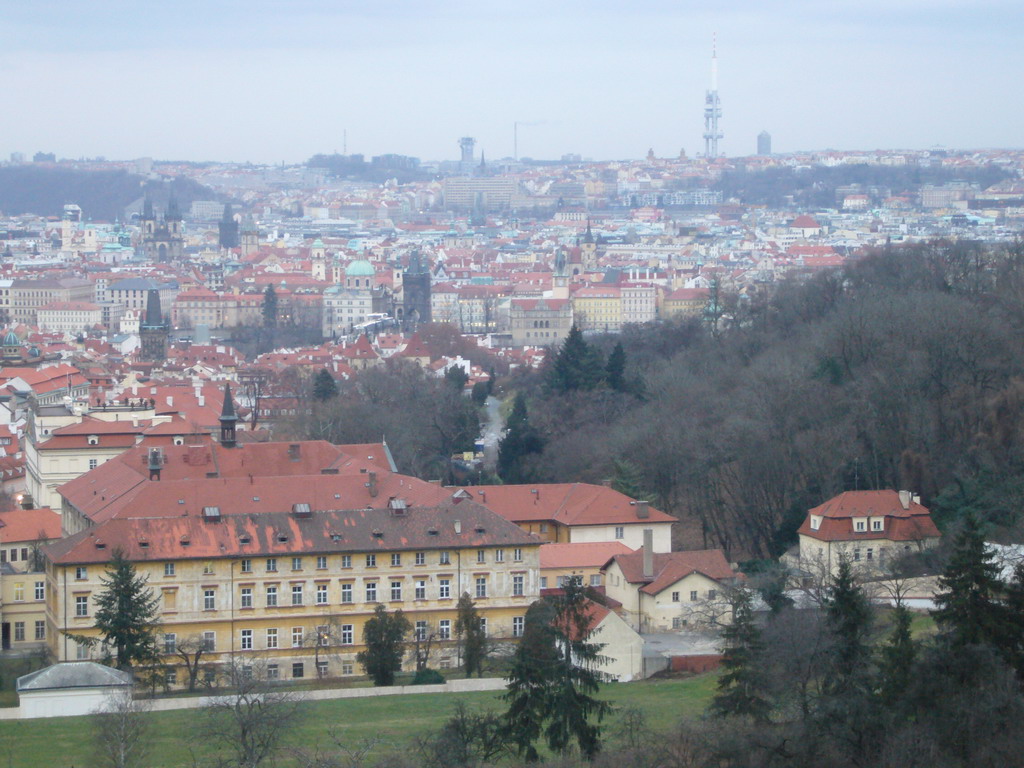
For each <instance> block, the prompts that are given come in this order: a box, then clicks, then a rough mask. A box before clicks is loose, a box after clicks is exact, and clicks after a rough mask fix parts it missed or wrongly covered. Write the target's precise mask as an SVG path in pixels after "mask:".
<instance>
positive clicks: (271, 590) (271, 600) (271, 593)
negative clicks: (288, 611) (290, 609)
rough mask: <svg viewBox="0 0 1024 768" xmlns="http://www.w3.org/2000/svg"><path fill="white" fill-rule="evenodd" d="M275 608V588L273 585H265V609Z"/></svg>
mask: <svg viewBox="0 0 1024 768" xmlns="http://www.w3.org/2000/svg"><path fill="white" fill-rule="evenodd" d="M276 607H277V586H275V585H273V584H268V585H267V608H276Z"/></svg>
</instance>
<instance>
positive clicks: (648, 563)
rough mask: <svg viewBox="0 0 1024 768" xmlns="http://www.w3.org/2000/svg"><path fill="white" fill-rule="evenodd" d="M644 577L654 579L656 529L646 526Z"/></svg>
mask: <svg viewBox="0 0 1024 768" xmlns="http://www.w3.org/2000/svg"><path fill="white" fill-rule="evenodd" d="M644 579H646V580H647V581H653V579H654V530H653V529H652V528H644Z"/></svg>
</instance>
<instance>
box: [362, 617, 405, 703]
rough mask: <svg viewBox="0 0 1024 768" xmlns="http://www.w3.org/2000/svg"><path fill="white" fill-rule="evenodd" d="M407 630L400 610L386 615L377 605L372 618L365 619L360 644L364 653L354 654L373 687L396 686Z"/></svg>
mask: <svg viewBox="0 0 1024 768" xmlns="http://www.w3.org/2000/svg"><path fill="white" fill-rule="evenodd" d="M410 628H411V625H410V624H409V620H408V619H407V618H405V614H404V613H402V609H401V608H399V609H398V610H397V611H395V612H394V613H388V612H387V609H386V608H385V607H384V606H383V605H380V604H378V605H377V607H376V608H375V609H374V611H373V616H372V617H370V618H369V619H367V620H366V624H364V625H363V644H364V645H365V646H366V650H363V651H360V652H359V653H358V654H356V661H358V662H359V663H360V664H361V665H362V667H363V669H364V670H366V674H368V675H369V676H370V677H371V678H373V684H374V685H377V686H384V685H394V684H395V673H396V672H398V671H399V670H400V669H401V668H402V655H403V654H404V653H405V636H406V635H407V634H409V630H410Z"/></svg>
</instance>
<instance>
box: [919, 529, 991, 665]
mask: <svg viewBox="0 0 1024 768" xmlns="http://www.w3.org/2000/svg"><path fill="white" fill-rule="evenodd" d="M939 588H940V589H941V590H942V591H941V592H939V594H937V595H936V596H935V605H936V606H937V608H936V609H935V610H934V611H932V616H933V617H934V618H935V621H936V623H937V624H938V625H939V628H940V629H941V630H942V632H943V633H944V634H945V636H946V638H947V640H949V642H950V643H952V644H953V645H954V646H964V645H979V644H981V643H989V644H991V645H993V646H995V647H1000V646H1001V645H1002V643H1001V640H1002V639H1003V637H1004V635H1005V630H1006V627H1007V621H1008V619H1009V617H1008V616H1007V611H1006V608H1005V606H1004V605H1003V604H1002V603H1001V602H1000V593H1001V591H1002V583H1001V582H1000V580H999V567H998V566H997V565H996V563H995V562H994V560H993V553H992V550H991V549H990V548H989V547H988V546H987V545H986V544H985V537H984V534H983V532H982V529H981V525H980V524H979V522H978V519H977V518H976V517H975V516H974V515H968V516H967V517H966V518H965V519H964V526H963V528H962V529H961V531H960V533H959V534H957V537H956V541H955V542H954V545H953V555H952V557H950V560H949V564H948V565H947V566H946V570H945V571H944V572H943V574H942V575H941V576H940V577H939Z"/></svg>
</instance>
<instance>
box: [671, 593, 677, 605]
mask: <svg viewBox="0 0 1024 768" xmlns="http://www.w3.org/2000/svg"><path fill="white" fill-rule="evenodd" d="M672 602H673V603H678V602H679V593H678V592H673V593H672Z"/></svg>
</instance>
